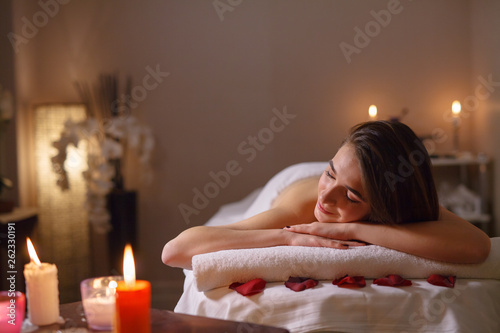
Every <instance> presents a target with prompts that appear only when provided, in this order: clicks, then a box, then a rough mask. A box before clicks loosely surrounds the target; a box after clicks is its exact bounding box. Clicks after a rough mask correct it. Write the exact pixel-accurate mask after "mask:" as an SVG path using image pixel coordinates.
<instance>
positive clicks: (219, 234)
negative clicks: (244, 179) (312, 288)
mask: <svg viewBox="0 0 500 333" xmlns="http://www.w3.org/2000/svg"><path fill="white" fill-rule="evenodd" d="M317 182H318V180H317V179H316V178H311V179H306V180H303V181H299V182H297V183H294V184H292V185H291V186H289V187H288V188H287V189H286V190H285V191H284V192H282V194H280V196H278V198H277V199H276V200H275V202H274V204H273V208H271V209H270V210H268V211H266V212H263V213H261V214H258V215H256V216H253V217H251V218H248V219H246V220H243V221H240V222H237V223H233V224H229V225H225V226H218V227H207V226H198V227H193V228H190V229H187V230H185V231H183V232H182V233H180V234H179V235H178V236H177V237H176V238H174V239H172V240H171V241H169V242H168V243H167V244H166V245H165V246H164V248H163V252H162V261H163V262H164V263H165V264H167V265H169V266H173V267H181V268H187V269H191V259H192V257H193V256H194V255H196V254H201V253H208V252H214V251H220V250H228V249H246V248H256V247H269V246H279V245H302V246H323V247H333V248H339V249H345V248H348V247H349V246H354V245H359V244H358V243H355V242H348V241H337V240H333V239H329V238H324V237H320V236H315V235H301V234H293V233H289V232H286V231H285V230H283V229H282V228H283V227H284V226H286V225H293V224H297V223H306V222H312V221H314V214H313V209H314V205H315V203H316V196H317V194H316V184H317Z"/></svg>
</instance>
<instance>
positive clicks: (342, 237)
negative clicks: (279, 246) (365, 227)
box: [283, 222, 366, 249]
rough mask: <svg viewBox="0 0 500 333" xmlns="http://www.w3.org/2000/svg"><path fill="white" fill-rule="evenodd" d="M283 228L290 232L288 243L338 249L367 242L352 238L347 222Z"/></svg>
mask: <svg viewBox="0 0 500 333" xmlns="http://www.w3.org/2000/svg"><path fill="white" fill-rule="evenodd" d="M283 230H286V231H289V232H290V237H289V242H288V245H295V246H319V247H331V248H337V249H347V248H349V247H351V246H363V245H366V244H365V243H361V242H357V241H351V240H350V237H349V232H348V228H347V227H346V223H320V222H313V223H307V224H298V225H294V226H289V227H288V226H287V227H285V228H284V229H283Z"/></svg>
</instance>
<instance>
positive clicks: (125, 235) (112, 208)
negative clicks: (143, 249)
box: [107, 189, 137, 275]
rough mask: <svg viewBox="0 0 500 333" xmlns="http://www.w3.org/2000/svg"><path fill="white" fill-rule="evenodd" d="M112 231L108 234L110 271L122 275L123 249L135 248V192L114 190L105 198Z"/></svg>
mask: <svg viewBox="0 0 500 333" xmlns="http://www.w3.org/2000/svg"><path fill="white" fill-rule="evenodd" d="M107 202H108V210H109V213H110V215H111V226H112V229H111V231H110V232H109V233H108V244H109V245H108V246H109V261H110V271H111V273H113V274H120V275H121V274H122V271H123V249H124V248H125V245H126V244H130V245H132V248H135V247H136V243H137V237H136V224H137V192H136V191H125V190H122V189H114V190H113V191H111V192H110V193H109V194H108V196H107Z"/></svg>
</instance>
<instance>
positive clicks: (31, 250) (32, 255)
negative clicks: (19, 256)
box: [26, 237, 42, 266]
mask: <svg viewBox="0 0 500 333" xmlns="http://www.w3.org/2000/svg"><path fill="white" fill-rule="evenodd" d="M26 243H27V244H28V253H29V255H30V258H31V261H33V262H34V263H35V264H36V265H37V266H42V263H41V262H40V259H38V256H37V255H36V251H35V247H34V246H33V243H32V242H31V239H30V238H29V237H26Z"/></svg>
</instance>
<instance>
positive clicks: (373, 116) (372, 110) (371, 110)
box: [368, 104, 377, 120]
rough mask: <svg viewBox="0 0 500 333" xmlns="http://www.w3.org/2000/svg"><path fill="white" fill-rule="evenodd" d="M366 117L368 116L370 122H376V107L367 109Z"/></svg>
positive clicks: (371, 106) (372, 106)
mask: <svg viewBox="0 0 500 333" xmlns="http://www.w3.org/2000/svg"><path fill="white" fill-rule="evenodd" d="M368 115H369V116H370V120H377V106H376V105H373V104H372V105H370V107H369V108H368Z"/></svg>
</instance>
